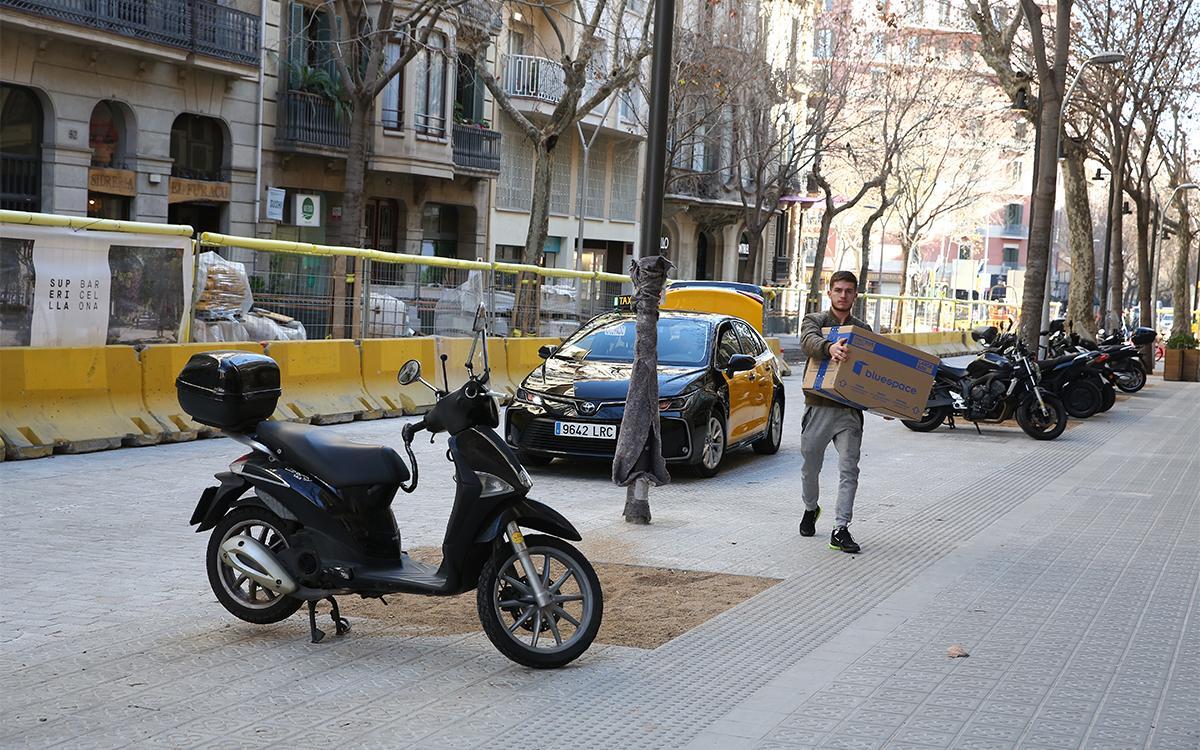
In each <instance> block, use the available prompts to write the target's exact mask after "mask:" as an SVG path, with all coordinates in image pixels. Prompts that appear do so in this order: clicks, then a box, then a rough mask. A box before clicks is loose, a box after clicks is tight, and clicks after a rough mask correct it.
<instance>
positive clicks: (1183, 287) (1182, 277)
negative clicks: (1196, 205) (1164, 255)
mask: <svg viewBox="0 0 1200 750" xmlns="http://www.w3.org/2000/svg"><path fill="white" fill-rule="evenodd" d="M1191 218H1192V217H1191V214H1190V212H1189V211H1188V202H1187V196H1184V197H1183V200H1181V201H1179V251H1178V253H1177V254H1176V257H1175V270H1174V273H1173V274H1172V278H1171V290H1172V298H1173V299H1172V300H1171V302H1172V307H1174V308H1175V319H1174V321H1172V323H1171V335H1172V336H1175V335H1177V334H1181V333H1187V332H1188V329H1189V327H1190V326H1191V322H1192V311H1191V302H1192V299H1191V296H1192V295H1191V293H1190V292H1191V290H1190V289H1188V256H1189V255H1190V251H1191V246H1192V225H1191ZM1160 244H1161V241H1160ZM1159 252H1162V250H1161V248H1160V249H1159Z"/></svg>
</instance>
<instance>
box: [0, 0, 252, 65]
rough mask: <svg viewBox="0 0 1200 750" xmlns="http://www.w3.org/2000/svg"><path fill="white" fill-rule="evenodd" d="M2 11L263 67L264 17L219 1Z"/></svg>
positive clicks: (46, 1)
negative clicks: (260, 38)
mask: <svg viewBox="0 0 1200 750" xmlns="http://www.w3.org/2000/svg"><path fill="white" fill-rule="evenodd" d="M0 8H13V9H15V10H19V11H23V12H25V13H30V14H34V15H38V16H42V17H45V18H50V19H54V20H57V21H64V22H66V23H70V24H74V25H78V26H83V27H86V28H90V29H97V30H100V31H106V32H109V33H112V34H117V35H119V36H123V37H129V38H133V39H139V40H142V41H146V42H151V43H153V44H161V45H164V46H167V47H174V48H177V49H183V50H187V51H190V52H192V53H194V54H199V55H204V56H206V57H212V58H216V59H219V60H226V61H229V62H234V63H239V64H242V65H258V63H259V57H260V55H259V46H258V35H259V23H260V21H261V19H260V18H259V17H258V16H256V15H254V14H252V13H246V12H243V11H240V10H236V9H234V8H227V7H225V6H223V5H219V4H217V3H216V2H215V1H214V0H154V2H150V1H149V0H0ZM89 39H92V40H94V36H91V35H89Z"/></svg>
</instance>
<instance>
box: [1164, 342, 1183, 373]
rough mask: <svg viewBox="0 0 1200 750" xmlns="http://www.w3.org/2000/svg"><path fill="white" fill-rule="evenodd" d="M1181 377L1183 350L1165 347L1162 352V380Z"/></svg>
mask: <svg viewBox="0 0 1200 750" xmlns="http://www.w3.org/2000/svg"><path fill="white" fill-rule="evenodd" d="M1182 379H1183V350H1182V349H1167V350H1165V351H1164V352H1163V380H1182Z"/></svg>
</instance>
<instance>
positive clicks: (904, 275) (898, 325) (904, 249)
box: [892, 235, 920, 332]
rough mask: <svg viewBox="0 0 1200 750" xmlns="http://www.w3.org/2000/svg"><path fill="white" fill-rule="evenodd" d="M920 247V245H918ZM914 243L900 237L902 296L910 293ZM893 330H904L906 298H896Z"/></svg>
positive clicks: (893, 312)
mask: <svg viewBox="0 0 1200 750" xmlns="http://www.w3.org/2000/svg"><path fill="white" fill-rule="evenodd" d="M918 247H920V246H919V245H918ZM912 254H913V245H912V242H911V241H909V240H906V239H905V238H904V236H903V235H901V237H900V296H901V297H903V296H904V295H905V294H908V264H909V262H910V261H911V260H912ZM892 330H893V331H897V332H900V331H903V330H904V300H903V299H898V300H896V306H895V309H894V310H893V311H892Z"/></svg>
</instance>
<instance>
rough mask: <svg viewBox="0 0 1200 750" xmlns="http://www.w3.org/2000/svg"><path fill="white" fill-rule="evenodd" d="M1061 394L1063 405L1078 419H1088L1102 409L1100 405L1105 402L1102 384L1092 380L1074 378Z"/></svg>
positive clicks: (1068, 412)
mask: <svg viewBox="0 0 1200 750" xmlns="http://www.w3.org/2000/svg"><path fill="white" fill-rule="evenodd" d="M1059 395H1060V397H1061V398H1062V401H1063V406H1064V407H1066V409H1067V414H1070V415H1071V416H1072V417H1075V418H1076V419H1087V418H1088V417H1090V416H1092V415H1093V414H1095V413H1096V412H1098V411H1100V407H1101V406H1102V405H1103V404H1104V396H1103V394H1101V393H1100V386H1098V385H1096V384H1095V383H1093V382H1091V381H1090V380H1072V381H1071V382H1069V383H1067V384H1066V385H1064V386H1063V389H1062V391H1061V392H1060V393H1059Z"/></svg>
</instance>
